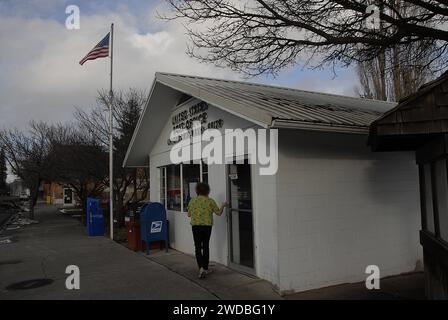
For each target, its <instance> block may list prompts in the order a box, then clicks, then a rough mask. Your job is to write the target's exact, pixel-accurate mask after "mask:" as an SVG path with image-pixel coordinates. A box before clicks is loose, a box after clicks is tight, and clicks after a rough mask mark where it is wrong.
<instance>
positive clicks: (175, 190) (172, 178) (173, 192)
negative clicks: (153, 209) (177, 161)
mask: <svg viewBox="0 0 448 320" xmlns="http://www.w3.org/2000/svg"><path fill="white" fill-rule="evenodd" d="M180 191H181V189H180V165H170V166H167V167H166V207H167V209H168V210H175V211H180V210H181V192H180Z"/></svg>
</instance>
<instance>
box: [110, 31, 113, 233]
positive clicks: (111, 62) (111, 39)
mask: <svg viewBox="0 0 448 320" xmlns="http://www.w3.org/2000/svg"><path fill="white" fill-rule="evenodd" d="M113 62H114V24H113V23H112V24H111V25H110V90H109V194H110V199H109V201H110V205H109V207H110V238H111V239H112V240H113V239H114V182H113V176H114V155H113V150H114V149H113V143H114V141H113V114H112V112H113V108H112V104H113V96H114V93H113V89H112V88H113V87H112V71H113V66H114V64H113Z"/></svg>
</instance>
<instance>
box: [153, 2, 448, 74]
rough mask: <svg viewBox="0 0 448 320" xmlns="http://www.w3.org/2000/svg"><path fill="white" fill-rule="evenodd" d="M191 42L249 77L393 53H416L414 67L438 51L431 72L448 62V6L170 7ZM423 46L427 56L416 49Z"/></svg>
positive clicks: (201, 55) (209, 58)
mask: <svg viewBox="0 0 448 320" xmlns="http://www.w3.org/2000/svg"><path fill="white" fill-rule="evenodd" d="M167 2H168V3H169V5H170V6H171V8H172V9H173V12H174V13H173V14H171V15H161V14H159V16H161V17H162V18H165V19H183V20H184V21H186V28H187V32H188V34H189V36H190V39H191V44H192V45H191V46H189V48H188V53H189V54H190V55H191V56H193V57H196V58H198V59H200V60H201V61H204V62H211V63H215V64H217V65H220V66H227V67H230V68H232V69H234V70H238V71H242V72H245V73H247V74H248V75H258V74H262V73H272V74H276V73H278V72H279V71H280V70H282V69H283V68H285V67H288V66H291V65H294V64H296V63H297V62H298V60H299V59H302V61H304V63H305V64H311V65H312V66H315V67H318V66H323V65H325V64H330V65H333V66H334V65H336V64H341V65H342V66H348V65H350V64H351V63H353V62H364V61H370V60H372V59H373V58H375V57H377V56H378V55H379V54H380V53H381V52H383V51H384V50H385V49H388V48H392V47H394V48H396V49H395V50H399V51H401V52H408V53H409V55H407V56H400V57H402V58H403V59H406V61H403V62H406V63H408V64H411V65H415V64H418V62H419V61H421V54H422V52H426V50H423V49H424V48H430V54H429V57H430V59H429V60H428V61H427V63H426V65H425V66H424V67H425V68H432V69H433V70H441V69H444V68H445V67H446V63H447V60H448V56H447V55H446V52H447V45H448V43H447V40H448V31H447V30H446V28H445V27H444V25H445V24H446V23H447V20H448V7H447V6H446V1H441V0H403V1H401V3H402V6H408V7H412V8H414V9H413V10H407V11H406V12H405V13H404V14H403V13H401V12H398V11H397V10H396V8H395V7H396V1H394V0H387V1H378V2H375V1H359V0H244V1H236V0H167ZM372 3H373V4H374V3H377V4H378V8H379V9H380V11H381V12H380V15H379V18H380V22H381V23H380V25H381V27H380V28H369V27H367V24H366V20H367V19H368V18H369V16H370V14H371V13H370V12H368V10H367V9H368V6H369V4H372ZM416 45H417V46H419V48H420V49H419V50H412V51H411V50H409V48H411V47H413V48H414V49H415V46H416Z"/></svg>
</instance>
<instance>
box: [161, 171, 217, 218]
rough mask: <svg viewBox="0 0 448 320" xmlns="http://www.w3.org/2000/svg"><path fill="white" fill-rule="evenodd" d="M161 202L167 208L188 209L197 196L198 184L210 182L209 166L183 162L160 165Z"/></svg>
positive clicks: (174, 209) (175, 209)
mask: <svg viewBox="0 0 448 320" xmlns="http://www.w3.org/2000/svg"><path fill="white" fill-rule="evenodd" d="M159 170H160V182H159V183H160V202H161V203H162V204H165V206H166V208H167V210H173V211H186V210H187V206H188V203H189V202H190V199H191V198H192V197H193V196H196V184H197V183H198V182H200V181H203V182H206V183H208V166H207V165H206V164H205V163H203V162H202V163H201V164H182V165H169V166H166V167H160V168H159Z"/></svg>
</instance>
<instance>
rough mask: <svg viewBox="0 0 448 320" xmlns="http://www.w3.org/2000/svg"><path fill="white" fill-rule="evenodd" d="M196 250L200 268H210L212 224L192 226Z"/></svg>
mask: <svg viewBox="0 0 448 320" xmlns="http://www.w3.org/2000/svg"><path fill="white" fill-rule="evenodd" d="M192 229H193V239H194V250H195V254H196V261H197V263H198V267H199V268H203V269H205V270H208V261H209V249H208V245H209V242H210V236H211V234H212V226H192Z"/></svg>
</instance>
